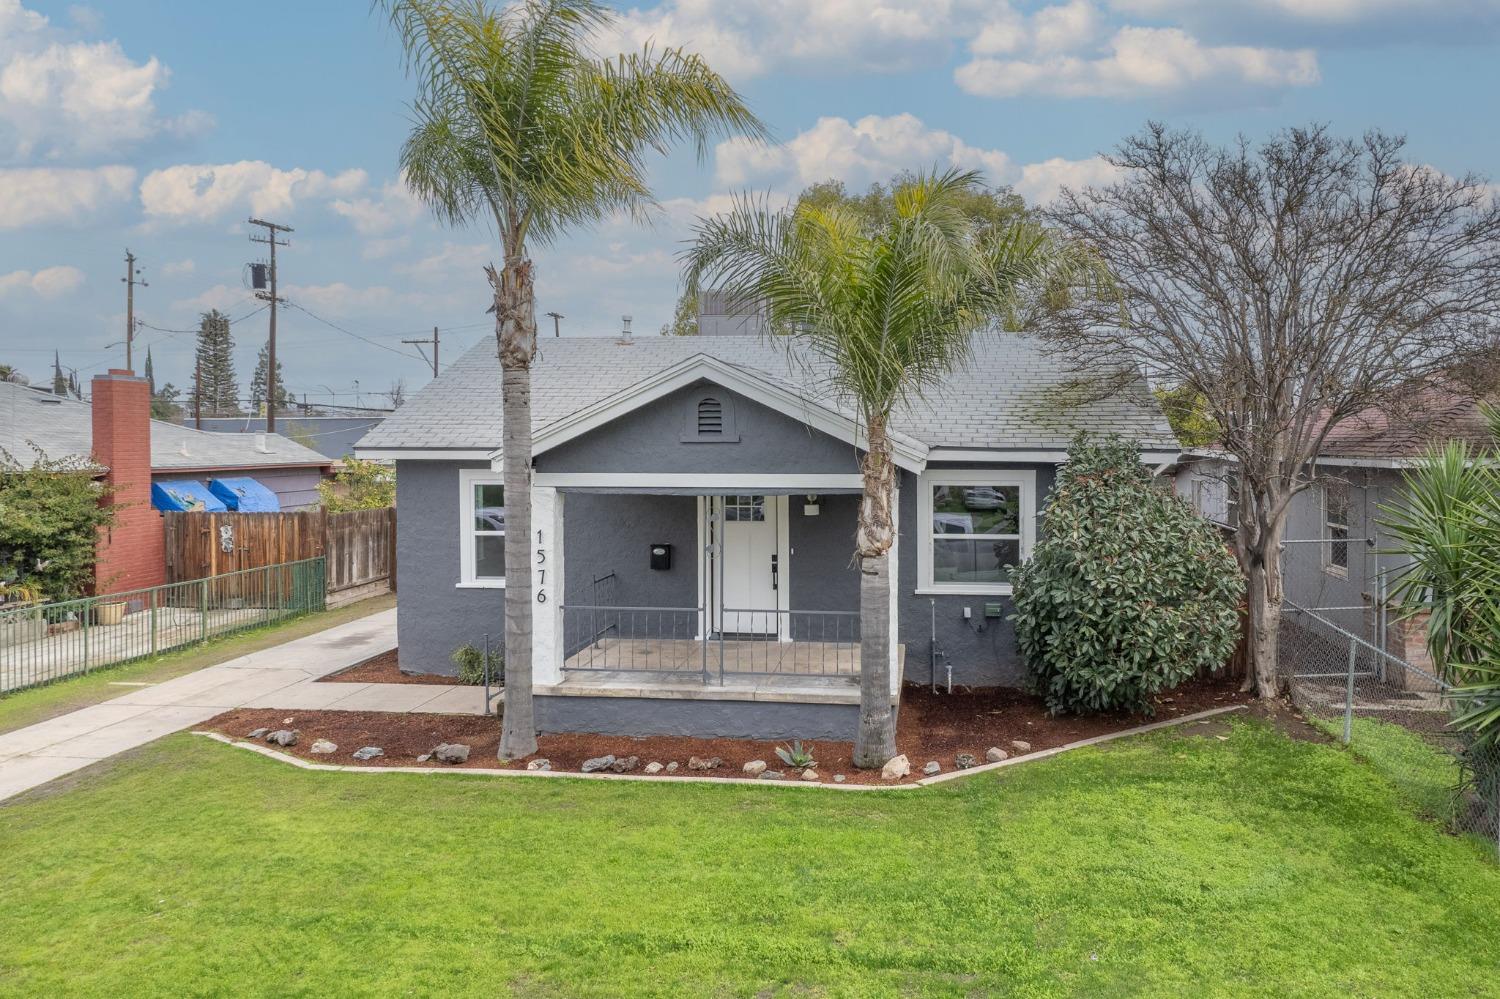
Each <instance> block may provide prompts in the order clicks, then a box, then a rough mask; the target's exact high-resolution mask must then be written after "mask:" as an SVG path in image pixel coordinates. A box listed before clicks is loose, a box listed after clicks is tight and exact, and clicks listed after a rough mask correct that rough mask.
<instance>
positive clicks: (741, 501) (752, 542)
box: [719, 496, 786, 635]
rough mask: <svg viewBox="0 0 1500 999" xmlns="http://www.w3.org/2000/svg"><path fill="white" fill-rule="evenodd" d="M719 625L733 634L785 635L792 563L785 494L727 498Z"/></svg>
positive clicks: (725, 502) (725, 501)
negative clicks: (785, 553)
mask: <svg viewBox="0 0 1500 999" xmlns="http://www.w3.org/2000/svg"><path fill="white" fill-rule="evenodd" d="M721 502H722V503H723V514H724V566H723V577H722V578H723V587H722V590H721V591H720V594H721V599H720V602H719V622H720V624H719V626H720V628H721V629H722V630H723V631H724V632H725V633H727V634H738V635H779V634H781V633H782V632H783V631H784V630H785V629H786V625H785V622H783V621H782V620H781V618H782V616H783V615H781V614H778V613H777V611H778V610H779V609H781V608H784V607H785V606H786V600H785V598H784V596H783V595H784V594H785V592H786V589H785V587H786V566H785V565H782V564H781V562H782V561H783V560H782V558H781V555H780V551H781V549H782V547H783V545H782V543H781V542H782V541H783V540H784V539H782V538H781V536H780V532H781V530H782V525H783V524H784V523H785V521H786V518H785V517H784V516H783V515H782V507H783V506H784V504H785V503H786V497H785V496H725V497H724V498H723V499H722V501H721Z"/></svg>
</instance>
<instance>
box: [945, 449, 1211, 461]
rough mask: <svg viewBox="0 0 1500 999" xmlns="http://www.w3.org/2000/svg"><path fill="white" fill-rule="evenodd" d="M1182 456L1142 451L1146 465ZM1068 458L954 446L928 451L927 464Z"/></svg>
mask: <svg viewBox="0 0 1500 999" xmlns="http://www.w3.org/2000/svg"><path fill="white" fill-rule="evenodd" d="M1181 457H1182V452H1180V451H1159V450H1151V451H1142V452H1141V463H1142V464H1145V465H1160V464H1162V463H1163V462H1176V461H1178V460H1179V459H1180V458H1181ZM1067 460H1068V452H1067V451H1065V450H1062V451H1059V450H1045V449H1042V450H1030V451H1021V450H1016V451H1009V450H1004V449H1001V448H954V447H935V448H932V449H931V450H929V451H928V452H927V464H928V465H933V464H938V463H941V462H948V461H983V462H995V463H1001V464H1003V463H1006V462H1024V463H1031V464H1038V465H1060V464H1062V463H1063V462H1065V461H1067Z"/></svg>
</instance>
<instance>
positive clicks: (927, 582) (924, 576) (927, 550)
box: [916, 468, 1036, 596]
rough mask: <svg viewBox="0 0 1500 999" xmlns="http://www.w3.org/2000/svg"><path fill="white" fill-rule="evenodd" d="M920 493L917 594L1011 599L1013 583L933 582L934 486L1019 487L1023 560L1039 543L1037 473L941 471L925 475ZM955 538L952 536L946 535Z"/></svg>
mask: <svg viewBox="0 0 1500 999" xmlns="http://www.w3.org/2000/svg"><path fill="white" fill-rule="evenodd" d="M919 482H920V487H919V489H918V491H917V524H916V537H917V593H919V594H938V593H970V594H974V595H976V596H988V595H996V596H1009V595H1010V594H1011V592H1012V584H1010V583H987V584H986V583H937V582H934V581H933V578H932V569H933V558H932V552H933V541H934V539H936V538H937V537H938V536H937V535H935V534H934V533H933V531H932V490H933V487H935V486H960V487H962V486H1017V487H1019V488H1020V490H1021V561H1022V562H1024V561H1026V560H1027V559H1028V558H1030V557H1031V549H1032V547H1033V546H1034V545H1035V544H1036V471H1035V470H1023V469H1004V470H1000V469H984V468H970V469H962V468H955V469H939V470H936V471H931V470H929V471H926V472H923V473H922V475H921V476H920V478H919ZM944 537H948V538H952V537H953V536H952V535H944Z"/></svg>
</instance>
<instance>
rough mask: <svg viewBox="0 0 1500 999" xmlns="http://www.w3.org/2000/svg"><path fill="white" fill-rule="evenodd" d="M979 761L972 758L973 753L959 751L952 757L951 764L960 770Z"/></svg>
mask: <svg viewBox="0 0 1500 999" xmlns="http://www.w3.org/2000/svg"><path fill="white" fill-rule="evenodd" d="M978 762H979V761H978V760H976V759H974V754H973V753H959V754H958V755H957V756H955V757H953V765H954V766H955V767H957V768H958V769H960V770H967V769H969V768H970V767H972V766H973V765H974V764H976V763H978Z"/></svg>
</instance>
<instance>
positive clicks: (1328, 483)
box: [1177, 386, 1495, 664]
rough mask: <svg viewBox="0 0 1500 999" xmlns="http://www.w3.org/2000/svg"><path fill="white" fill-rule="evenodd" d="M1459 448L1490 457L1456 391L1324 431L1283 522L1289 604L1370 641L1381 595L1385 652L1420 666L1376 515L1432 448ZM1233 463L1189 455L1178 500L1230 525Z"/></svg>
mask: <svg viewBox="0 0 1500 999" xmlns="http://www.w3.org/2000/svg"><path fill="white" fill-rule="evenodd" d="M1452 440H1461V441H1465V442H1467V443H1469V444H1470V445H1472V446H1474V447H1476V448H1479V449H1482V450H1492V449H1493V448H1494V447H1495V442H1494V440H1493V439H1492V438H1491V437H1490V435H1489V433H1488V430H1487V427H1486V424H1485V420H1484V417H1483V415H1482V414H1481V413H1480V411H1479V403H1478V401H1477V400H1476V398H1475V396H1474V395H1473V393H1471V392H1469V391H1467V390H1465V389H1462V388H1460V387H1457V386H1429V387H1426V388H1422V389H1418V390H1413V391H1408V392H1403V393H1402V394H1401V396H1400V398H1399V400H1397V401H1395V402H1392V403H1391V404H1389V405H1384V406H1371V407H1369V408H1368V409H1366V410H1364V411H1362V412H1360V413H1358V414H1356V415H1355V416H1353V417H1350V418H1349V419H1347V420H1345V421H1343V422H1341V423H1340V424H1339V425H1338V426H1337V427H1335V428H1334V429H1333V430H1331V431H1330V432H1329V434H1328V437H1327V439H1326V442H1325V443H1324V446H1323V449H1322V453H1321V455H1320V456H1319V458H1318V460H1317V462H1316V463H1314V466H1313V472H1312V475H1313V484H1312V485H1311V486H1310V487H1308V488H1307V489H1305V490H1303V491H1302V492H1300V493H1298V494H1297V495H1296V496H1295V497H1294V498H1293V499H1292V503H1291V508H1290V511H1289V514H1288V519H1287V526H1286V534H1285V541H1286V545H1285V547H1284V549H1283V551H1282V575H1283V589H1284V591H1285V593H1286V598H1287V600H1288V601H1290V602H1291V603H1293V604H1295V605H1297V606H1298V607H1302V608H1305V609H1308V610H1313V611H1316V612H1318V614H1319V615H1320V616H1322V617H1325V618H1327V619H1328V620H1330V621H1332V622H1333V623H1335V624H1337V625H1339V626H1340V627H1343V628H1345V629H1347V630H1349V631H1352V632H1354V633H1355V634H1357V635H1360V636H1362V637H1366V638H1368V639H1369V640H1370V641H1372V642H1377V643H1378V635H1379V628H1380V625H1379V614H1378V609H1379V607H1380V602H1381V601H1380V597H1381V593H1382V592H1384V593H1385V594H1386V597H1387V608H1386V647H1387V649H1388V650H1389V651H1390V652H1391V653H1392V654H1394V655H1397V656H1400V657H1402V658H1405V659H1407V660H1408V661H1412V662H1418V664H1420V662H1425V661H1426V654H1425V649H1424V643H1425V635H1424V634H1423V633H1422V630H1421V629H1420V627H1416V628H1414V627H1411V626H1410V625H1409V624H1408V623H1407V622H1402V621H1400V620H1398V616H1397V615H1396V614H1395V612H1394V610H1393V608H1392V607H1391V606H1390V601H1389V593H1390V589H1391V586H1392V585H1393V581H1394V578H1395V577H1396V575H1397V571H1398V570H1399V568H1400V567H1401V565H1402V564H1403V563H1404V559H1403V558H1402V557H1401V556H1399V555H1396V554H1393V553H1391V549H1392V548H1393V547H1394V546H1395V540H1394V539H1393V538H1392V537H1391V535H1390V532H1389V531H1387V530H1386V529H1384V528H1383V527H1382V526H1381V523H1380V521H1381V520H1382V519H1383V518H1384V517H1385V516H1386V515H1385V514H1384V513H1382V510H1383V509H1388V508H1392V507H1395V506H1399V505H1400V503H1401V502H1402V488H1403V476H1404V474H1405V470H1406V469H1408V468H1410V467H1412V466H1413V465H1415V464H1416V463H1417V462H1418V461H1419V460H1420V459H1421V457H1422V456H1423V454H1425V453H1426V452H1427V451H1428V450H1429V449H1430V448H1431V447H1433V446H1436V445H1441V444H1443V443H1446V442H1447V441H1452ZM1232 467H1233V466H1232V464H1231V463H1230V462H1229V461H1226V460H1225V459H1224V457H1223V456H1222V455H1221V454H1215V453H1214V452H1213V451H1211V450H1203V451H1196V452H1193V453H1192V454H1191V455H1190V456H1189V458H1188V460H1186V461H1185V462H1184V463H1183V465H1182V466H1181V467H1180V470H1179V473H1178V477H1177V488H1178V491H1179V494H1180V495H1182V496H1183V497H1184V498H1185V499H1187V500H1188V502H1190V503H1191V504H1192V505H1193V506H1194V507H1195V508H1196V509H1197V510H1198V512H1199V513H1200V514H1202V515H1203V516H1204V517H1206V518H1208V519H1209V520H1211V521H1214V522H1215V523H1218V524H1221V525H1224V526H1226V527H1230V526H1233V525H1234V524H1235V523H1237V519H1236V518H1237V516H1238V511H1237V509H1236V504H1235V497H1234V489H1233V487H1232V476H1231V474H1230V472H1231V469H1232Z"/></svg>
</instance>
